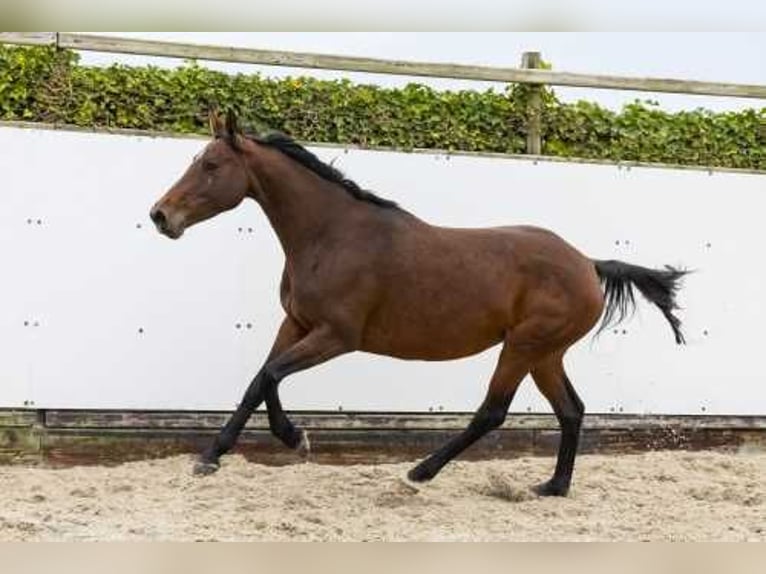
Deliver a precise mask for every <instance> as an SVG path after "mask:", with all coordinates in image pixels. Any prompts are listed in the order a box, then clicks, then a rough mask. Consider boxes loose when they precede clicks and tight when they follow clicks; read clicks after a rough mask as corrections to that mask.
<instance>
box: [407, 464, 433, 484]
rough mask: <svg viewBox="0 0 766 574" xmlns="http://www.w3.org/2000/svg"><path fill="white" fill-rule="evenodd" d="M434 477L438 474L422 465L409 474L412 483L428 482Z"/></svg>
mask: <svg viewBox="0 0 766 574" xmlns="http://www.w3.org/2000/svg"><path fill="white" fill-rule="evenodd" d="M434 476H436V473H435V472H433V471H432V470H431V469H429V468H428V467H426V466H423V465H422V464H419V465H418V466H416V467H415V468H413V469H412V470H410V471H409V472H408V473H407V479H408V480H410V481H411V482H427V481H429V480H431V479H432V478H433V477H434Z"/></svg>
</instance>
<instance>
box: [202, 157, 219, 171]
mask: <svg viewBox="0 0 766 574" xmlns="http://www.w3.org/2000/svg"><path fill="white" fill-rule="evenodd" d="M202 169H204V170H205V171H215V170H217V169H218V164H217V163H215V162H212V161H210V160H209V159H206V160H203V161H202Z"/></svg>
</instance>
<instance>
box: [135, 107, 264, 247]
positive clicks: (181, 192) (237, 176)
mask: <svg viewBox="0 0 766 574" xmlns="http://www.w3.org/2000/svg"><path fill="white" fill-rule="evenodd" d="M210 129H211V131H212V133H213V138H214V139H213V141H211V142H210V143H209V144H208V145H207V147H205V149H204V150H203V151H202V152H201V153H200V154H199V155H197V156H196V157H195V158H194V160H193V161H192V163H191V165H190V166H189V167H188V168H187V170H186V172H185V173H184V174H183V175H182V176H181V179H179V180H178V181H177V182H176V183H175V185H173V187H171V188H170V190H168V192H167V193H166V194H165V195H164V196H163V197H162V198H161V199H160V200H159V201H158V202H157V203H156V204H155V205H154V207H152V210H151V212H150V217H151V218H152V221H154V224H155V225H156V226H157V229H158V230H159V231H160V232H161V233H163V234H165V235H167V236H168V237H170V238H171V239H178V238H179V237H181V235H183V232H184V230H186V228H187V227H191V226H192V225H194V224H195V223H199V222H200V221H204V220H205V219H209V218H211V217H214V216H215V215H218V214H219V213H222V212H224V211H228V210H229V209H234V208H235V207H237V206H238V205H239V204H240V202H241V201H242V200H243V199H244V198H245V196H246V195H248V192H249V191H250V188H251V186H253V185H255V184H256V182H255V181H254V178H253V176H251V175H250V174H249V173H248V170H247V166H246V164H245V160H244V157H243V156H242V154H241V152H240V150H241V146H242V145H244V141H245V140H244V138H243V136H242V134H241V132H240V131H239V129H238V127H237V121H236V118H235V117H234V114H233V113H231V112H229V113H227V114H226V119H225V120H224V119H222V118H221V117H220V116H219V115H218V113H216V112H211V113H210Z"/></svg>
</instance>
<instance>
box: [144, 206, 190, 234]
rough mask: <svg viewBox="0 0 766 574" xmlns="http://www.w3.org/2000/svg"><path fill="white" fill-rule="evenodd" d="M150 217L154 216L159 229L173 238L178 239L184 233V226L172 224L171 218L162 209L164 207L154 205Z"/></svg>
mask: <svg viewBox="0 0 766 574" xmlns="http://www.w3.org/2000/svg"><path fill="white" fill-rule="evenodd" d="M149 217H151V218H152V221H153V222H154V225H155V226H156V227H157V231H159V232H160V233H162V234H163V235H166V236H167V237H170V238H171V239H178V238H179V237H181V235H183V228H182V227H180V226H175V225H172V224H171V222H170V218H169V217H168V216H167V215H166V213H165V212H164V211H163V210H162V208H160V207H157V206H154V207H153V208H152V210H151V212H150V213H149Z"/></svg>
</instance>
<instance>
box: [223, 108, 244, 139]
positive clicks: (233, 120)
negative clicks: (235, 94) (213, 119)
mask: <svg viewBox="0 0 766 574" xmlns="http://www.w3.org/2000/svg"><path fill="white" fill-rule="evenodd" d="M241 133H242V131H241V130H240V129H239V122H238V121H237V115H236V114H235V113H234V110H232V109H229V110H228V111H227V112H226V135H227V137H228V138H229V140H230V141H235V140H236V137H237V136H238V135H240V134H241Z"/></svg>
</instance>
